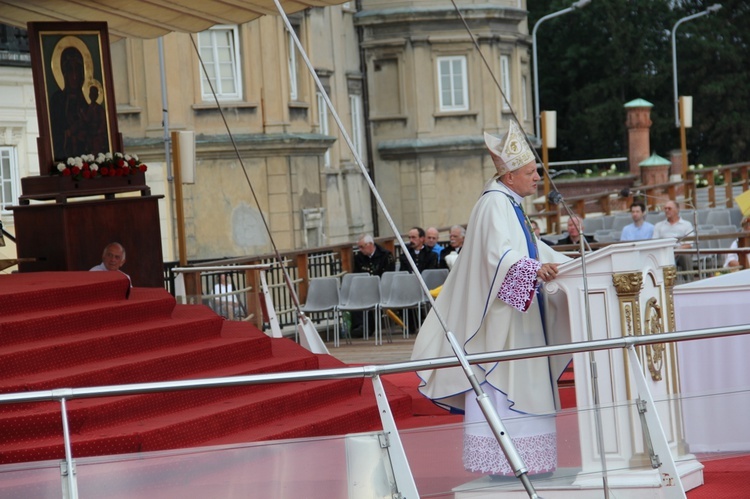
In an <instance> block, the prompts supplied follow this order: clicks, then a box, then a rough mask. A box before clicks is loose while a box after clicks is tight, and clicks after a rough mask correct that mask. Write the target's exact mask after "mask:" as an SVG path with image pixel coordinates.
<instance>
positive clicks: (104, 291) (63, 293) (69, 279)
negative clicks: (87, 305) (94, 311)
mask: <svg viewBox="0 0 750 499" xmlns="http://www.w3.org/2000/svg"><path fill="white" fill-rule="evenodd" d="M129 287H130V283H129V281H128V279H127V277H125V276H124V275H122V274H120V273H119V272H29V273H19V274H10V275H3V276H2V285H1V286H0V317H5V316H8V315H15V314H24V313H28V312H39V311H42V310H62V309H65V308H68V307H74V306H77V305H79V304H81V303H84V302H90V301H95V302H97V303H99V304H100V306H102V305H103V304H104V303H108V302H112V301H119V300H124V299H125V295H126V293H127V291H128V288H129Z"/></svg>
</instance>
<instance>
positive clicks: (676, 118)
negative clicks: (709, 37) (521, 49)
mask: <svg viewBox="0 0 750 499" xmlns="http://www.w3.org/2000/svg"><path fill="white" fill-rule="evenodd" d="M719 9H721V4H720V3H715V4H713V5H712V6H710V7H708V8H707V9H706V10H704V11H702V12H698V13H697V14H693V15H690V16H686V17H683V18H682V19H680V20H679V21H677V22H676V23H675V24H674V27H673V28H672V82H673V84H674V126H675V127H679V126H680V102H679V97H678V96H677V43H676V36H675V35H676V34H677V28H678V27H679V26H680V24H682V23H684V22H687V21H691V20H693V19H696V18H698V17H702V16H705V15H708V14H710V13H711V12H716V11H717V10H719ZM540 20H541V19H540ZM535 29H536V28H535ZM534 59H536V56H535V57H534Z"/></svg>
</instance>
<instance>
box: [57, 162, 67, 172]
mask: <svg viewBox="0 0 750 499" xmlns="http://www.w3.org/2000/svg"><path fill="white" fill-rule="evenodd" d="M65 168H67V167H66V166H65V163H57V171H59V172H60V173H62V172H63V171H64V170H65Z"/></svg>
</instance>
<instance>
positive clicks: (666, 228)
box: [652, 201, 695, 270]
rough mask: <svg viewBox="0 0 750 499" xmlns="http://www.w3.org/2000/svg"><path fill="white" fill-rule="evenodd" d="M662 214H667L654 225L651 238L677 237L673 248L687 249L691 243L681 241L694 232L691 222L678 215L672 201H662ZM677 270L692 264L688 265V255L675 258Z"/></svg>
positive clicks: (675, 205)
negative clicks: (664, 218)
mask: <svg viewBox="0 0 750 499" xmlns="http://www.w3.org/2000/svg"><path fill="white" fill-rule="evenodd" d="M664 214H665V215H666V216H667V219H666V220H662V221H661V222H658V223H657V224H656V225H654V235H653V237H652V239H665V238H668V237H673V238H675V239H677V243H676V244H675V248H680V249H689V248H691V247H692V245H691V244H690V243H688V242H684V241H682V239H683V238H685V237H687V236H689V235H692V234H695V229H694V228H693V224H691V223H690V222H688V221H687V220H685V219H683V218H681V217H680V207H679V206H677V203H675V202H674V201H667V202H666V203H664ZM675 261H676V264H677V268H678V270H688V269H690V268H691V267H692V266H691V265H690V256H689V255H679V256H678V257H677V258H675Z"/></svg>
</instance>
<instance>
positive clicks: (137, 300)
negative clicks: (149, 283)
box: [0, 288, 175, 346]
mask: <svg viewBox="0 0 750 499" xmlns="http://www.w3.org/2000/svg"><path fill="white" fill-rule="evenodd" d="M134 289H135V288H134ZM174 307H175V300H174V297H173V296H172V295H170V294H169V293H167V292H166V291H164V290H160V292H159V293H133V297H131V299H129V300H120V301H110V302H107V303H100V302H99V301H98V300H97V297H96V296H91V297H85V298H82V299H81V300H80V303H79V304H77V305H72V306H69V307H65V308H62V309H55V310H49V309H43V310H41V311H29V312H26V313H24V314H14V315H7V316H0V346H7V345H12V344H16V343H23V342H28V341H35V340H42V339H47V338H54V337H61V336H65V335H67V334H76V333H80V332H83V331H95V330H102V329H109V328H114V327H119V326H124V325H128V324H137V323H140V322H145V321H147V320H150V319H158V318H168V317H170V316H171V314H172V310H173V309H174Z"/></svg>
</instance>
